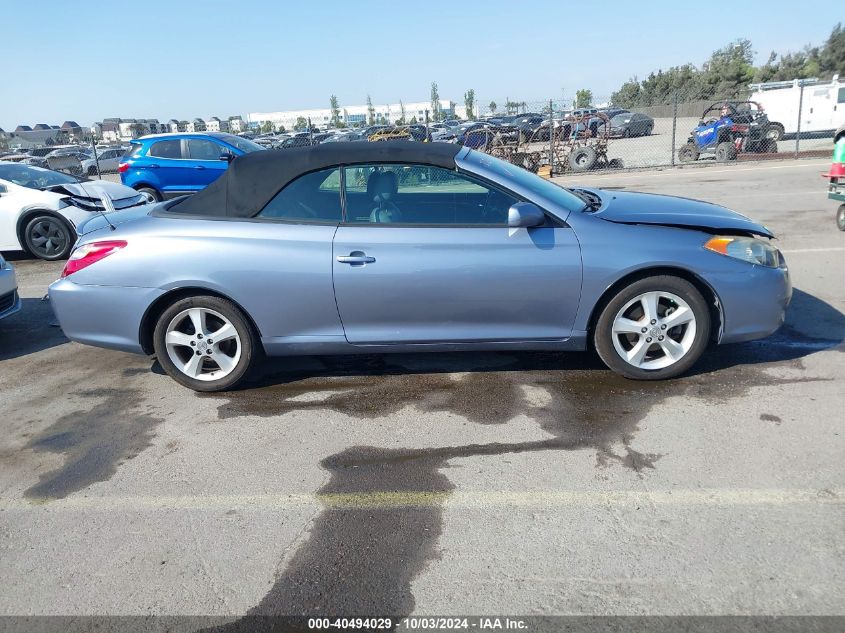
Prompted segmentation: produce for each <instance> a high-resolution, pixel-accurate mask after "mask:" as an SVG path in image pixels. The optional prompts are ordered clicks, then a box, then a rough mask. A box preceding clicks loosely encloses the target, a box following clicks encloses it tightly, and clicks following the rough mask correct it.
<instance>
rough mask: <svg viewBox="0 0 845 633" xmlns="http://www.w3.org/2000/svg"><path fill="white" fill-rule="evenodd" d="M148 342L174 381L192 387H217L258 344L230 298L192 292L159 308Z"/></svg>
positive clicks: (249, 361) (233, 378)
mask: <svg viewBox="0 0 845 633" xmlns="http://www.w3.org/2000/svg"><path fill="white" fill-rule="evenodd" d="M153 347H154V348H155V353H156V357H157V358H158V362H159V363H160V364H161V366H162V367H163V368H164V371H166V372H167V374H168V375H169V376H170V377H171V378H173V379H174V380H175V381H176V382H178V383H179V384H182V385H184V386H186V387H188V388H189V389H193V390H194V391H222V390H225V389H231V388H232V387H234V386H235V385H236V384H237V383H238V382H239V381H240V380H241V379H243V377H244V376H245V375H246V374H247V372H248V371H249V370H250V368H251V367H252V365H253V361H254V359H255V357H256V356H257V354H258V349H259V343H258V341H257V338H256V336H255V333H254V332H253V328H252V326H251V325H250V323H249V322H248V321H247V319H246V317H245V316H244V314H243V313H242V312H241V311H240V309H238V307H237V306H235V304H233V303H232V302H231V301H228V300H226V299H221V298H220V297H212V296H196V297H187V298H185V299H180V300H179V301H176V302H174V303H173V304H172V305H171V306H170V307H168V308H167V309H166V310H165V311H164V312H162V314H161V316H160V317H159V318H158V321H157V323H156V327H155V331H154V332H153Z"/></svg>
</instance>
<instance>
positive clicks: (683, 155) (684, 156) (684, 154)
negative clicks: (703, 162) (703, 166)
mask: <svg viewBox="0 0 845 633" xmlns="http://www.w3.org/2000/svg"><path fill="white" fill-rule="evenodd" d="M678 160H679V161H680V162H682V163H694V162H695V161H697V160H698V148H697V147H696V146H695V145H694V144H693V143H687V144H686V145H684V146H683V147H681V149H679V150H678Z"/></svg>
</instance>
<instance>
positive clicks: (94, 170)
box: [88, 165, 97, 176]
mask: <svg viewBox="0 0 845 633" xmlns="http://www.w3.org/2000/svg"><path fill="white" fill-rule="evenodd" d="M88 175H89V176H96V175H97V168H96V167H95V166H94V165H92V166H91V167H89V168H88Z"/></svg>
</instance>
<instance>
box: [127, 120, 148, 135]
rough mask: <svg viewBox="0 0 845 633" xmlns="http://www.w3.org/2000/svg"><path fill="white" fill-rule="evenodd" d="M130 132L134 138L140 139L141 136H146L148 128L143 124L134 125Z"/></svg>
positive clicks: (130, 127)
mask: <svg viewBox="0 0 845 633" xmlns="http://www.w3.org/2000/svg"><path fill="white" fill-rule="evenodd" d="M129 131H130V132H132V137H133V138H138V137H139V136H143V135H144V134H146V132H147V126H146V125H144V124H143V123H133V124H132V125H130V126H129Z"/></svg>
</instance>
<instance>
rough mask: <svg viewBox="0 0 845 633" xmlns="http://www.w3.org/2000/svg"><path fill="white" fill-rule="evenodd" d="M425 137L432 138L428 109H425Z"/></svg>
mask: <svg viewBox="0 0 845 633" xmlns="http://www.w3.org/2000/svg"><path fill="white" fill-rule="evenodd" d="M425 138H426V140H428V139H429V138H431V137H430V136H429V131H428V110H426V111H425Z"/></svg>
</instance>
